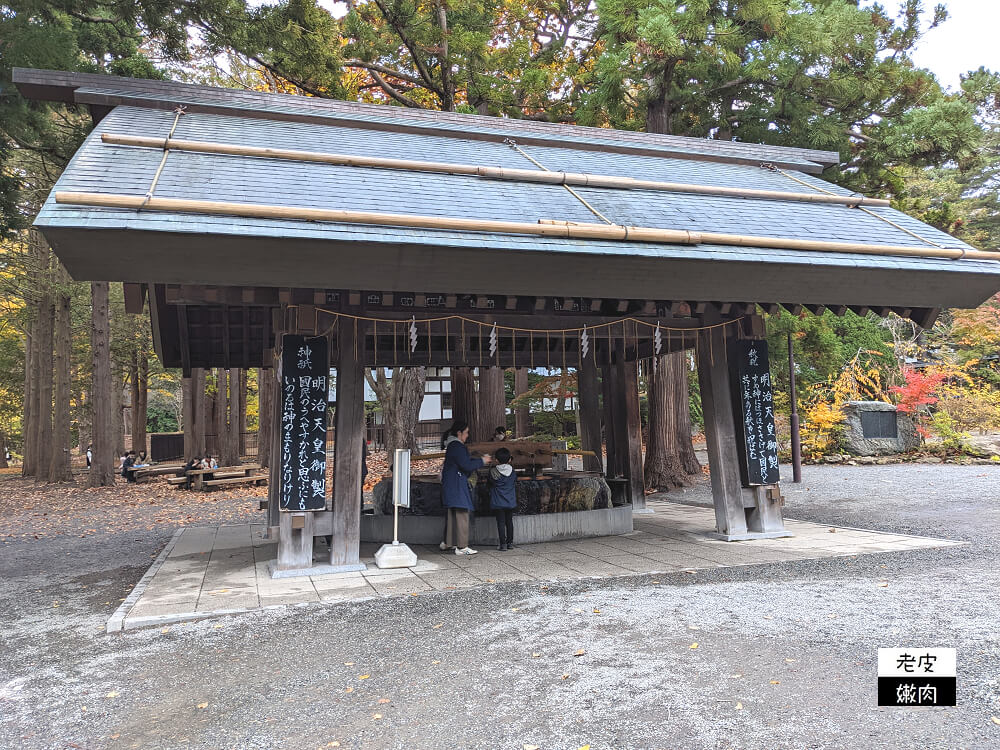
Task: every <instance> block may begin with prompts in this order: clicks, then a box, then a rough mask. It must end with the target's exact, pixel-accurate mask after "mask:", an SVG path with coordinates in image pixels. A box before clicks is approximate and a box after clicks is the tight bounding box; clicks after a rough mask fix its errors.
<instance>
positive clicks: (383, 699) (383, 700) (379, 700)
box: [378, 698, 392, 703]
mask: <svg viewBox="0 0 1000 750" xmlns="http://www.w3.org/2000/svg"><path fill="white" fill-rule="evenodd" d="M378 702H379V703H392V701H391V700H390V699H389V698H379V699H378Z"/></svg>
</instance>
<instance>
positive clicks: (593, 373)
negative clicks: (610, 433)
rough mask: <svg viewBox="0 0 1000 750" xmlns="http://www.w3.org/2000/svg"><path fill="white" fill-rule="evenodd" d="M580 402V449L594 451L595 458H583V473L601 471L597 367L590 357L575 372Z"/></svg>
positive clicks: (602, 462) (585, 358)
mask: <svg viewBox="0 0 1000 750" xmlns="http://www.w3.org/2000/svg"><path fill="white" fill-rule="evenodd" d="M576 375H577V380H578V381H579V382H578V387H577V393H578V395H579V401H580V447H581V448H582V449H583V450H585V451H594V453H596V454H597V455H596V456H584V457H583V469H584V471H603V470H604V461H603V460H602V458H601V405H600V398H599V397H598V393H599V391H598V385H597V365H596V364H594V360H593V358H592V357H584V359H583V362H582V363H581V365H580V369H579V370H577V371H576Z"/></svg>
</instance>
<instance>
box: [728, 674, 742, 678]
mask: <svg viewBox="0 0 1000 750" xmlns="http://www.w3.org/2000/svg"><path fill="white" fill-rule="evenodd" d="M729 676H730V677H732V678H734V679H735V678H737V677H742V676H743V675H741V674H731V675H729Z"/></svg>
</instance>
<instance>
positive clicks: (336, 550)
mask: <svg viewBox="0 0 1000 750" xmlns="http://www.w3.org/2000/svg"><path fill="white" fill-rule="evenodd" d="M364 333H365V332H364V331H363V330H356V329H355V326H352V325H341V326H340V331H339V333H338V336H337V348H338V359H337V413H336V428H335V429H336V441H337V442H336V458H335V461H334V470H333V472H334V473H333V517H332V519H331V520H332V537H333V539H332V543H331V545H330V565H332V566H333V567H335V568H337V569H339V570H364V568H365V565H364V564H363V563H362V562H361V560H360V556H359V552H360V544H361V461H362V441H363V440H364V412H365V376H364V366H363V363H364V351H363V349H364V345H365V336H364Z"/></svg>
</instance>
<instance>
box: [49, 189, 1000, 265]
mask: <svg viewBox="0 0 1000 750" xmlns="http://www.w3.org/2000/svg"><path fill="white" fill-rule="evenodd" d="M55 200H56V203H60V204H71V205H77V206H94V207H99V208H125V209H134V210H139V209H142V210H146V211H169V212H175V213H196V214H208V215H221V216H240V217H244V218H257V219H285V220H292V221H319V222H332V223H347V224H371V225H375V226H399V227H410V228H416V229H444V230H459V231H470V232H488V233H499V234H529V235H536V236H543V237H561V238H568V239H600V240H617V241H630V242H652V243H664V244H681V245H698V244H703V243H708V244H715V245H734V246H739V247H767V248H774V249H779V250H813V251H819V252H833V253H856V254H862V255H890V256H904V257H916V258H942V259H955V260H958V259H970V260H990V261H997V260H1000V254H998V253H996V252H986V251H982V250H968V249H966V248H946V247H942V248H938V247H909V246H905V245H873V244H868V243H863V242H830V241H825V240H802V239H796V238H788V237H766V236H757V235H743V234H724V233H717V232H690V231H687V230H682V229H660V228H656V227H626V226H621V225H617V224H611V225H609V224H585V223H574V222H565V221H556V220H551V219H541V220H539V221H538V222H537V223H534V224H533V223H530V222H519V221H498V220H490V219H457V218H449V217H441V216H422V215H415V214H391V213H382V212H377V211H348V210H341V209H327V208H304V207H299V206H274V205H263V204H256V203H231V202H227V201H206V200H190V199H184V198H155V197H154V198H149V199H147V198H145V197H144V196H133V195H117V194H112V193H85V192H70V191H57V192H56V194H55Z"/></svg>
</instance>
